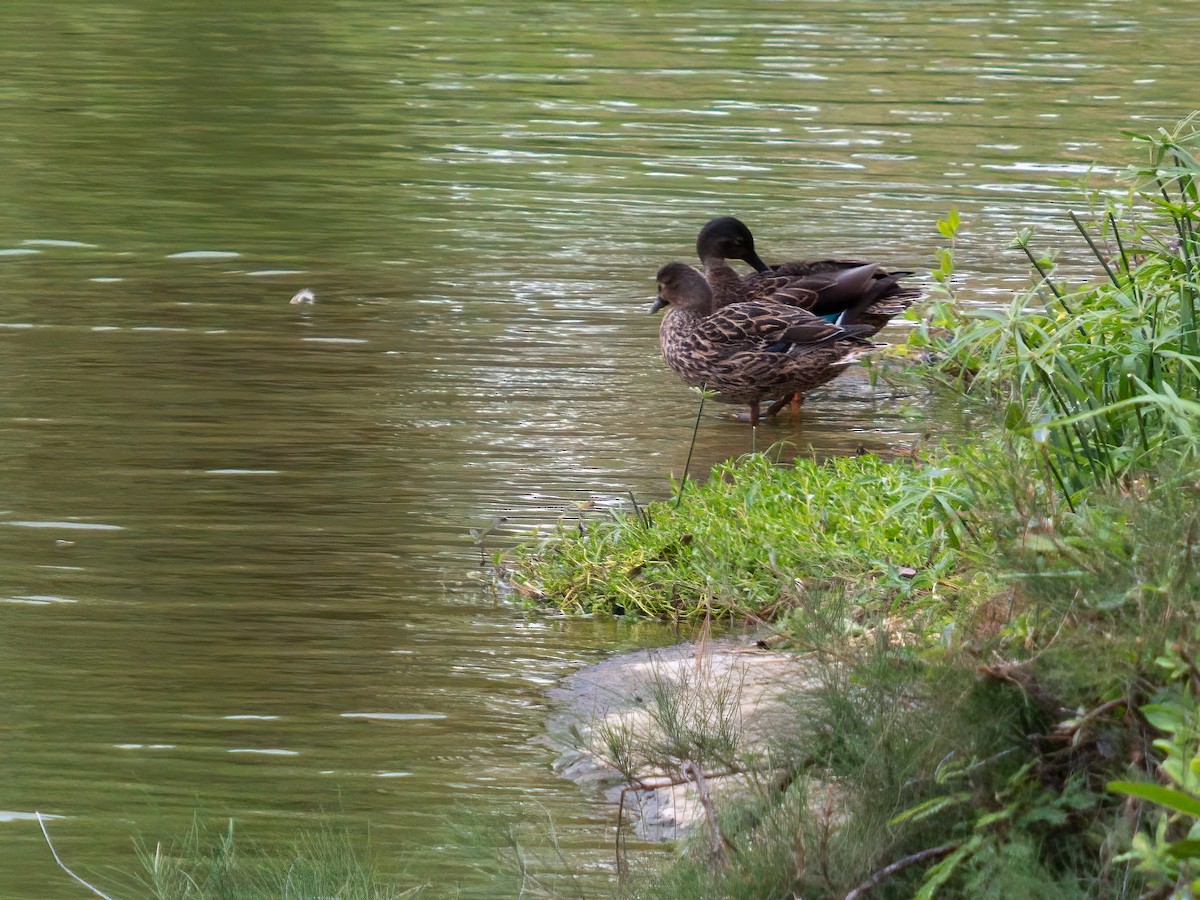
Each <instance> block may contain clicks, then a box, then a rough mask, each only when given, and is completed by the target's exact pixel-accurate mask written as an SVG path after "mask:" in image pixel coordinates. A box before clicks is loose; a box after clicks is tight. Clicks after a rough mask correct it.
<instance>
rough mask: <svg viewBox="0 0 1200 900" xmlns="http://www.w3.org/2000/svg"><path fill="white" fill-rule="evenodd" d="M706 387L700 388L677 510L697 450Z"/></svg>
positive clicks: (676, 501)
mask: <svg viewBox="0 0 1200 900" xmlns="http://www.w3.org/2000/svg"><path fill="white" fill-rule="evenodd" d="M705 390H706V386H705V385H701V386H700V406H699V407H698V408H697V409H696V424H695V425H694V426H692V442H691V443H690V444H688V455H687V459H686V460H685V461H684V463H683V477H682V478H681V479H680V481H679V494H678V495H677V496H676V497H675V508H676V509H679V504H680V503H682V502H683V489H684V488H685V487H687V480H688V472H689V471H690V470H691V468H692V453H693V451H695V449H696V435H698V434H699V433H700V416H701V414H702V413H703V412H704V392H705Z"/></svg>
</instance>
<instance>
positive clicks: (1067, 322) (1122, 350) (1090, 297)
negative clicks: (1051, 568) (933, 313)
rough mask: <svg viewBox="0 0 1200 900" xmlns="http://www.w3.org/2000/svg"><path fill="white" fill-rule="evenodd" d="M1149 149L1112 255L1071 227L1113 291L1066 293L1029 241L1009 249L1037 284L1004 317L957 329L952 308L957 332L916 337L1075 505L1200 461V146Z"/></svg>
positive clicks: (1163, 144) (1174, 143) (1150, 140)
mask: <svg viewBox="0 0 1200 900" xmlns="http://www.w3.org/2000/svg"><path fill="white" fill-rule="evenodd" d="M1139 139H1140V140H1142V141H1144V142H1146V143H1147V144H1148V145H1149V146H1150V148H1151V159H1150V163H1149V165H1147V166H1146V167H1144V168H1141V169H1137V170H1134V171H1133V172H1132V173H1131V177H1132V178H1134V179H1135V188H1134V192H1133V194H1134V200H1133V202H1132V203H1131V204H1129V205H1124V206H1123V205H1118V204H1116V203H1115V202H1113V201H1112V200H1111V199H1108V200H1107V201H1106V204H1107V208H1106V210H1105V214H1104V216H1103V220H1102V223H1101V228H1100V236H1101V239H1102V240H1106V241H1109V242H1111V244H1112V248H1111V250H1108V251H1106V250H1104V249H1102V248H1101V247H1099V246H1098V245H1097V242H1096V240H1095V239H1094V238H1093V236H1092V234H1091V233H1090V232H1089V231H1088V229H1087V228H1086V227H1085V225H1084V224H1083V223H1082V222H1081V221H1080V220H1079V219H1078V218H1075V217H1073V218H1074V221H1075V223H1076V225H1077V227H1078V228H1079V230H1080V232H1081V234H1082V236H1083V238H1084V239H1085V240H1086V242H1087V244H1088V246H1089V247H1090V248H1091V249H1092V250H1093V252H1094V253H1095V255H1096V257H1097V260H1098V262H1099V264H1100V266H1101V268H1102V270H1103V273H1104V275H1105V276H1106V278H1107V280H1106V281H1104V282H1101V283H1099V284H1094V285H1085V286H1082V287H1077V288H1071V287H1069V286H1067V285H1066V284H1062V283H1057V282H1056V281H1055V280H1054V277H1053V274H1054V273H1053V267H1054V266H1053V261H1052V260H1050V259H1046V258H1039V257H1037V256H1036V255H1035V254H1034V253H1033V251H1032V249H1031V245H1032V240H1033V235H1032V232H1030V231H1028V230H1027V231H1024V232H1022V233H1021V234H1020V235H1019V236H1018V237H1017V239H1016V240H1015V241H1014V243H1013V245H1012V246H1013V248H1015V249H1020V250H1023V251H1024V252H1025V254H1026V255H1027V257H1028V259H1029V262H1030V265H1031V266H1032V267H1033V268H1034V270H1035V271H1036V272H1037V275H1038V280H1037V283H1036V284H1035V285H1034V287H1032V288H1031V289H1030V290H1028V291H1025V292H1022V293H1019V294H1017V295H1016V296H1015V297H1014V298H1013V301H1012V303H1011V304H1009V306H1008V307H1007V308H1003V309H990V308H989V309H971V310H958V311H957V313H956V314H954V315H953V318H950V317H948V316H947V310H946V309H945V308H942V309H941V311H940V313H941V321H942V322H943V323H944V324H946V325H948V326H949V327H950V328H951V330H950V331H949V332H944V331H943V332H939V331H937V330H936V329H934V330H931V329H930V328H928V327H927V328H926V329H924V330H922V331H918V332H917V333H916V334H915V335H914V342H915V343H916V344H917V345H918V346H920V347H922V348H926V349H932V350H933V351H935V352H936V353H937V354H938V355H939V356H940V358H941V369H942V371H943V372H944V373H945V374H946V376H947V377H948V378H951V379H953V380H955V381H956V382H957V383H959V384H960V385H961V386H962V388H963V389H964V390H966V391H967V392H969V393H973V394H980V395H983V396H984V397H985V398H987V400H988V401H989V402H991V403H993V404H996V405H998V407H999V408H1002V409H1004V410H1005V414H1004V427H1005V428H1006V429H1007V430H1008V431H1009V432H1010V433H1011V434H1013V435H1014V437H1015V438H1018V440H1017V441H1016V442H1015V444H1014V446H1015V447H1016V449H1017V451H1018V453H1019V454H1020V456H1021V458H1022V459H1023V460H1024V461H1025V462H1026V464H1027V465H1029V466H1031V467H1045V468H1046V469H1047V471H1048V472H1049V473H1050V474H1051V475H1052V476H1053V478H1054V480H1055V481H1056V483H1057V484H1058V487H1059V488H1060V489H1061V491H1062V493H1063V494H1064V496H1065V497H1066V499H1067V501H1068V502H1069V503H1073V502H1074V501H1075V500H1076V499H1078V497H1079V496H1080V493H1081V492H1082V491H1084V490H1086V489H1087V488H1089V487H1090V486H1092V485H1094V484H1097V483H1113V482H1118V481H1121V480H1123V479H1127V478H1129V477H1131V476H1134V475H1136V473H1138V472H1140V471H1144V470H1146V469H1148V468H1153V467H1155V466H1157V465H1159V464H1161V462H1162V460H1163V459H1164V458H1171V459H1182V460H1189V461H1190V460H1193V459H1195V458H1196V457H1197V455H1198V451H1200V425H1197V423H1198V422H1200V331H1198V329H1197V310H1198V307H1200V242H1198V239H1197V228H1198V226H1200V203H1198V202H1197V199H1196V193H1197V185H1196V179H1197V177H1200V166H1198V165H1197V163H1196V160H1195V158H1194V156H1193V155H1192V154H1191V152H1190V150H1189V148H1190V147H1191V146H1193V145H1194V144H1196V143H1197V142H1200V134H1198V133H1197V132H1196V130H1195V129H1194V127H1193V123H1192V120H1188V121H1186V122H1184V123H1182V124H1181V125H1180V126H1179V127H1178V128H1177V129H1176V130H1175V131H1174V132H1170V133H1168V132H1166V131H1161V132H1160V133H1159V134H1157V135H1154V136H1150V135H1142V136H1140V138H1139ZM1144 207H1149V208H1150V214H1149V216H1148V217H1147V218H1146V220H1145V221H1142V219H1141V218H1140V217H1139V215H1138V211H1139V210H1140V209H1142V208H1144ZM947 230H949V231H950V232H951V234H953V229H948V228H946V229H943V232H945V231H947ZM1167 235H1171V237H1168V236H1167ZM1131 247H1136V248H1137V256H1133V255H1131V252H1130V250H1129V248H1131ZM1110 257H1114V258H1115V259H1114V260H1113V261H1112V262H1110ZM948 268H952V264H951V265H950V266H949V267H948V265H947V264H946V263H943V264H942V265H941V266H940V269H941V270H948Z"/></svg>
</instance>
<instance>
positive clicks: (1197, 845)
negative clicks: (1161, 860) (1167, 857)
mask: <svg viewBox="0 0 1200 900" xmlns="http://www.w3.org/2000/svg"><path fill="white" fill-rule="evenodd" d="M1167 852H1168V853H1169V854H1171V855H1172V856H1173V857H1175V858H1176V859H1200V841H1198V840H1193V839H1190V838H1185V839H1184V840H1182V841H1176V842H1175V843H1173V844H1171V845H1170V846H1168V847H1167Z"/></svg>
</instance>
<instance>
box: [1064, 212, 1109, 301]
mask: <svg viewBox="0 0 1200 900" xmlns="http://www.w3.org/2000/svg"><path fill="white" fill-rule="evenodd" d="M1067 215H1069V216H1070V217H1071V221H1072V222H1074V223H1075V227H1076V228H1078V229H1079V233H1080V234H1082V235H1083V239H1084V240H1085V241H1087V245H1088V246H1089V247H1091V248H1092V254H1093V255H1094V256H1095V257H1096V259H1098V260H1099V261H1100V265H1102V266H1103V267H1104V271H1105V273H1107V275H1108V280H1109V281H1111V282H1112V283H1113V287H1115V288H1117V289H1118V290H1120V288H1121V282H1120V281H1118V280H1117V276H1116V273H1115V272H1113V270H1112V268H1111V267H1110V266H1109V264H1108V260H1106V259H1105V258H1104V255H1103V254H1102V253H1101V252H1100V248H1099V247H1097V246H1096V242H1095V241H1093V240H1092V236H1091V235H1090V234H1088V230H1087V228H1085V227H1084V224H1083V222H1081V221H1080V219H1079V216H1077V215H1075V212H1074V210H1071V211H1070V212H1068V213H1067Z"/></svg>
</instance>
